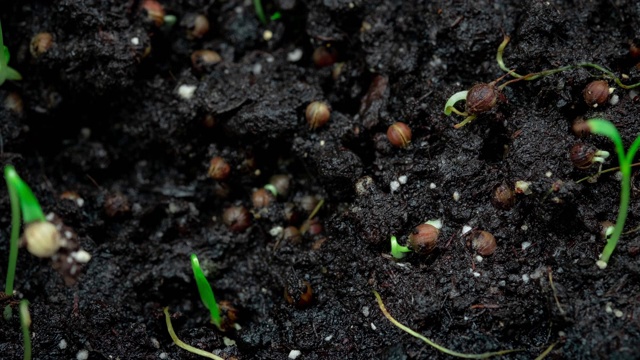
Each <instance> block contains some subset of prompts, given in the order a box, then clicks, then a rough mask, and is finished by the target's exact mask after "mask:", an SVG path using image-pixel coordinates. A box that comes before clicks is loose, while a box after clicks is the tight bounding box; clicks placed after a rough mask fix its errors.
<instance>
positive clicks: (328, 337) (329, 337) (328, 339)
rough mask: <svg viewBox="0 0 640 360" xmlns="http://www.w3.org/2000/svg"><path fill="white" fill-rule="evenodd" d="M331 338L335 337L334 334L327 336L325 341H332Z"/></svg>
mask: <svg viewBox="0 0 640 360" xmlns="http://www.w3.org/2000/svg"><path fill="white" fill-rule="evenodd" d="M331 339H333V335H329V336H327V337H325V338H324V341H331Z"/></svg>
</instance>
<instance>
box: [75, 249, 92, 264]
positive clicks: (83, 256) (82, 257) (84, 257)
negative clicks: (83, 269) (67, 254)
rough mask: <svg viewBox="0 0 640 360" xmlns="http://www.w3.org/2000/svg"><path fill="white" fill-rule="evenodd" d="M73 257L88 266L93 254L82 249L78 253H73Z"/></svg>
mask: <svg viewBox="0 0 640 360" xmlns="http://www.w3.org/2000/svg"><path fill="white" fill-rule="evenodd" d="M71 257H72V258H73V259H74V260H75V261H77V262H79V263H81V264H86V263H88V262H89V260H91V254H89V253H88V252H87V251H85V250H83V249H80V250H78V251H74V252H72V253H71Z"/></svg>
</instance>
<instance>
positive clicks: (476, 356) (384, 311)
mask: <svg viewBox="0 0 640 360" xmlns="http://www.w3.org/2000/svg"><path fill="white" fill-rule="evenodd" d="M373 294H374V295H375V296H376V300H377V301H378V306H379V307H380V311H382V314H384V316H385V317H386V318H387V319H388V320H389V321H391V323H392V324H393V325H395V326H396V327H397V328H399V329H400V330H402V331H404V332H406V333H408V334H409V335H411V336H413V337H416V338H418V339H420V340H422V341H424V342H425V343H427V344H428V345H429V346H431V347H433V348H434V349H436V350H438V351H440V352H441V353H444V354H447V355H450V356H455V357H459V358H464V359H486V358H489V357H492V356H500V355H504V354H508V353H512V352H517V351H522V349H511V350H500V351H494V352H486V353H482V354H466V353H461V352H457V351H454V350H450V349H447V348H445V347H444V346H442V345H439V344H437V343H435V342H434V341H432V340H430V339H428V338H426V337H425V336H423V335H421V334H419V333H417V332H416V331H414V330H412V329H411V328H409V327H408V326H406V325H404V324H402V323H401V322H399V321H398V320H396V319H394V318H393V317H392V316H391V314H389V311H388V310H387V308H386V307H385V306H384V303H383V302H382V298H381V297H380V294H378V292H377V291H375V290H374V291H373Z"/></svg>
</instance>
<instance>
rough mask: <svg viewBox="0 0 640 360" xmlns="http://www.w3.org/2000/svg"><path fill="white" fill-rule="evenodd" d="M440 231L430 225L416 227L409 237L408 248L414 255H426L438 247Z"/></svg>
mask: <svg viewBox="0 0 640 360" xmlns="http://www.w3.org/2000/svg"><path fill="white" fill-rule="evenodd" d="M439 235H440V230H439V229H438V228H436V227H435V226H433V225H431V224H420V225H418V226H416V227H415V228H414V229H413V231H412V232H411V235H409V248H410V249H411V250H413V251H414V252H415V253H416V254H420V255H428V254H430V253H431V252H433V250H434V249H435V248H436V246H438V236H439Z"/></svg>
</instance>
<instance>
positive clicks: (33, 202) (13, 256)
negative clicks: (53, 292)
mask: <svg viewBox="0 0 640 360" xmlns="http://www.w3.org/2000/svg"><path fill="white" fill-rule="evenodd" d="M4 178H5V180H6V182H7V189H8V190H9V200H10V201H11V238H10V240H9V265H8V268H7V281H6V283H5V287H4V292H5V294H6V295H8V296H11V295H12V294H13V282H14V279H15V275H16V264H17V261H18V246H19V242H18V240H19V237H20V215H21V211H22V216H23V217H24V223H25V224H28V223H31V222H34V221H45V217H44V213H43V212H42V208H41V207H40V204H39V203H38V199H36V197H35V195H33V191H31V188H29V186H28V185H27V184H26V183H25V182H24V181H23V180H22V179H21V178H20V176H18V173H17V172H16V170H15V169H14V168H13V166H10V165H9V166H6V167H5V168H4ZM11 315H12V310H11V306H9V305H8V306H7V307H6V308H5V309H4V317H5V319H9V318H11Z"/></svg>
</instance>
